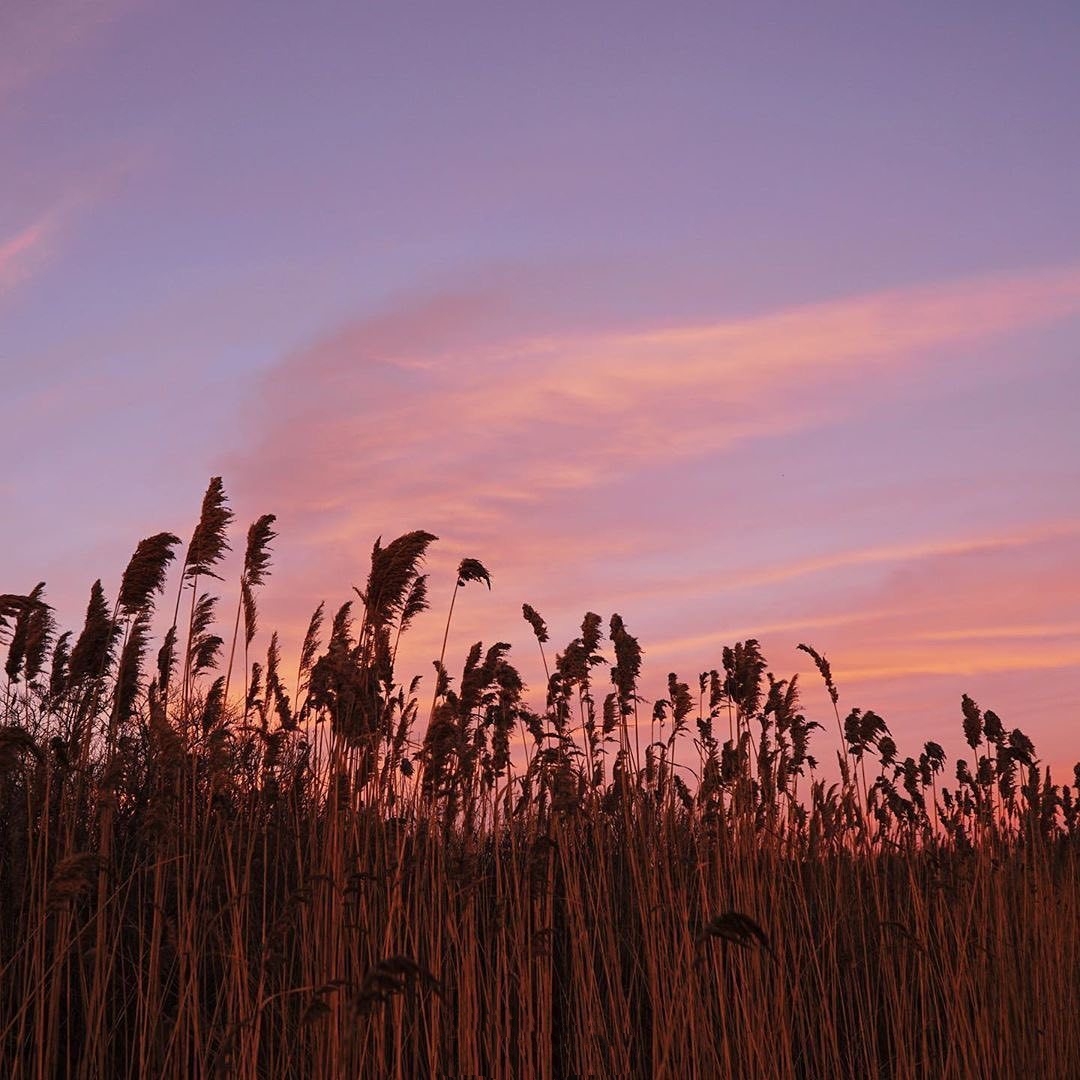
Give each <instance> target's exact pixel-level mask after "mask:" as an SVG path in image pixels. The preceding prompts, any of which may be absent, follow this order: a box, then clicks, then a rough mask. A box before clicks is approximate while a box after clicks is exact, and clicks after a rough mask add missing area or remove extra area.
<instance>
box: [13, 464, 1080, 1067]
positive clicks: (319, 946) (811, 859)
mask: <svg viewBox="0 0 1080 1080" xmlns="http://www.w3.org/2000/svg"><path fill="white" fill-rule="evenodd" d="M231 523H232V514H231V511H230V509H229V507H228V503H227V500H226V496H225V493H224V490H223V488H222V485H221V481H220V479H218V478H215V479H214V480H213V481H212V482H211V484H210V487H209V489H208V491H207V493H206V497H205V499H204V502H203V507H202V513H201V516H200V519H199V522H198V525H197V526H196V528H195V530H194V534H193V535H192V538H191V540H190V543H189V544H188V546H187V548H186V551H185V550H184V549H183V546H182V544H181V542H180V540H179V539H178V538H177V537H176V536H173V535H170V534H168V533H162V534H159V535H156V536H152V537H149V538H147V539H146V540H143V541H142V542H141V543H140V544H139V545H138V548H137V549H136V551H135V553H134V555H133V557H132V559H131V562H130V564H129V565H128V567H127V570H126V571H125V572H124V574H123V577H122V580H121V582H120V586H119V591H118V593H117V595H116V598H115V600H113V601H111V602H110V600H109V598H108V597H107V596H106V593H105V591H104V590H103V589H102V586H101V584H100V582H97V583H95V584H94V586H93V589H92V591H91V595H90V601H89V605H88V608H87V614H86V622H85V625H84V627H83V628H82V630H81V632H79V633H78V635H77V636H74V635H72V634H70V633H62V634H59V635H57V633H56V630H55V627H54V621H53V614H52V611H51V610H50V608H49V607H48V605H47V604H46V602H45V599H44V595H45V594H44V587H43V586H40V585H39V586H38V587H37V588H35V589H33V590H31V591H30V592H29V593H26V594H25V595H23V594H19V595H15V594H12V595H4V596H2V597H0V641H2V642H3V644H4V645H5V646H6V666H5V671H6V686H5V689H4V696H3V700H2V717H0V720H2V727H0V845H2V846H0V854H2V859H0V972H2V977H0V1075H2V1076H4V1077H10V1078H23V1077H26V1078H52V1077H67V1076H71V1077H86V1078H97V1077H240V1078H245V1080H254V1078H256V1077H267V1078H277V1077H326V1078H339V1077H343V1078H352V1077H408V1078H414V1077H435V1076H485V1077H507V1078H509V1077H517V1078H531V1077H543V1078H564V1077H573V1076H578V1077H586V1076H591V1077H631V1076H633V1077H654V1076H655V1077H673V1078H675V1077H677V1078H693V1077H700V1078H703V1080H706V1078H707V1080H713V1078H719V1077H821V1078H833V1077H856V1078H866V1077H886V1076H888V1077H987V1076H995V1077H1010V1076H1043V1077H1066V1076H1070V1075H1076V1069H1077V1064H1076V1063H1077V1062H1078V1061H1080V855H1078V844H1080V821H1078V814H1080V790H1078V789H1080V767H1078V771H1077V775H1076V777H1075V778H1074V783H1073V784H1072V785H1071V786H1069V785H1056V784H1055V783H1054V782H1053V780H1052V778H1051V777H1050V776H1049V774H1048V773H1047V772H1045V771H1044V770H1042V769H1041V768H1040V766H1039V764H1038V762H1037V759H1036V755H1035V750H1034V747H1033V746H1032V744H1031V742H1030V741H1029V740H1028V738H1027V737H1026V736H1025V735H1024V734H1023V733H1022V732H1020V731H1009V730H1007V729H1006V727H1005V725H1004V724H1003V723H1002V721H1001V720H1000V719H999V718H998V717H997V716H996V715H995V714H994V713H993V712H990V711H986V712H983V711H981V710H980V709H979V707H978V706H977V705H976V704H975V702H973V701H972V700H970V699H968V698H965V699H964V700H963V702H962V706H961V709H960V710H959V714H958V716H957V719H958V721H959V722H962V724H963V731H964V736H965V738H966V740H967V742H968V744H969V745H970V746H971V750H972V763H971V764H970V765H969V764H968V763H965V762H964V761H957V762H956V763H955V765H954V766H953V767H952V768H951V769H950V770H949V772H950V773H951V776H950V775H948V774H947V773H946V762H945V756H944V753H943V752H942V750H941V748H940V747H939V746H937V745H936V744H934V743H927V744H926V745H925V746H924V747H923V748H922V749H921V750H919V751H918V752H917V753H916V754H915V755H914V756H911V757H906V756H901V753H900V751H899V750H898V749H897V746H896V744H895V743H894V741H893V738H892V735H891V733H890V731H889V729H888V727H887V726H886V724H885V722H884V720H883V719H882V718H881V717H879V716H877V715H876V714H875V713H873V712H861V711H860V710H858V709H852V710H851V711H850V712H848V713H847V715H846V716H843V715H842V713H841V711H840V709H839V707H838V694H837V692H836V688H835V686H834V684H833V680H832V675H831V672H830V670H829V667H828V664H827V662H826V661H825V660H824V658H822V657H821V656H820V655H818V654H817V653H816V652H814V650H813V649H811V648H809V647H804V648H806V651H807V652H808V653H809V654H810V655H811V656H812V657H813V659H814V661H815V663H816V664H817V667H818V669H819V671H820V672H821V675H822V676H823V678H824V679H825V682H826V685H827V687H828V689H829V692H830V695H831V698H832V702H833V704H834V706H835V707H836V708H835V716H829V717H827V718H825V720H826V724H825V726H826V730H825V731H815V729H819V728H821V727H822V724H821V723H819V722H818V721H815V720H812V719H808V718H807V717H806V716H805V715H804V713H803V712H802V711H801V708H800V704H799V693H798V683H797V678H796V677H792V678H791V679H790V680H785V679H778V678H776V677H775V676H774V675H773V674H772V673H771V672H769V671H768V670H767V666H766V661H765V659H764V657H763V656H762V655H761V653H760V651H759V648H758V645H757V643H756V642H755V641H752V640H751V641H746V642H742V643H739V644H736V645H734V646H733V647H732V648H730V649H724V650H723V653H722V656H721V657H720V661H721V663H720V665H719V666H718V668H717V670H715V671H710V672H707V673H705V674H702V675H701V676H700V677H699V678H697V679H694V680H692V681H688V682H682V681H680V679H679V677H678V676H677V675H674V674H673V675H671V676H670V677H669V680H668V685H667V688H666V693H667V696H666V698H665V699H664V700H659V701H655V702H653V703H651V704H648V703H646V702H645V701H644V700H643V698H642V697H641V694H640V691H639V686H638V680H639V675H640V669H641V661H642V651H641V649H640V647H639V645H638V643H637V641H636V640H635V639H634V637H633V636H632V635H631V634H630V633H629V631H628V630H627V628H626V625H625V624H624V623H623V620H622V619H621V618H620V617H619V616H618V615H612V616H611V618H610V621H609V623H608V625H607V636H606V640H605V635H604V626H603V622H602V620H601V618H600V617H599V616H597V615H595V614H591V613H590V614H587V615H586V616H585V618H584V621H583V623H582V626H581V634H580V636H579V637H578V638H576V639H575V640H574V641H572V642H570V643H569V644H568V645H567V646H566V647H565V648H564V649H563V650H562V651H561V652H558V653H556V654H554V655H551V650H550V648H548V649H547V650H545V646H546V645H548V635H547V629H546V627H545V624H544V622H543V620H542V618H541V617H540V615H539V614H537V612H536V611H534V610H533V609H532V608H531V607H529V606H528V605H525V606H524V608H523V613H524V616H525V618H526V619H527V620H528V622H529V623H530V624H531V625H532V628H533V630H534V631H535V635H536V638H537V642H538V644H539V647H540V650H541V653H542V655H543V660H544V666H545V670H547V671H548V672H549V682H548V688H547V705H546V708H545V710H544V711H543V712H542V713H538V712H535V711H533V710H532V709H530V708H529V707H528V706H527V704H526V699H525V696H524V689H525V688H524V687H523V685H522V680H521V678H520V676H519V675H518V672H517V670H516V669H515V668H514V667H513V666H512V665H511V663H510V660H509V657H508V652H509V647H508V646H507V645H506V644H503V643H495V644H493V645H491V646H489V647H488V648H486V649H485V648H484V647H483V646H482V645H481V644H480V643H477V644H476V645H475V646H473V648H472V649H471V650H470V652H469V654H468V656H467V658H466V659H465V663H464V666H463V668H462V669H461V670H460V671H455V672H454V673H453V675H452V674H451V671H450V670H449V669H448V667H447V666H445V661H446V656H445V650H446V643H445V639H444V645H443V656H442V657H441V658H440V660H439V661H437V662H436V665H435V667H436V679H435V688H434V697H433V702H432V704H431V706H430V709H429V710H428V711H427V712H424V711H422V709H421V705H420V702H419V699H418V696H417V695H418V693H419V688H418V680H413V681H412V683H410V684H409V685H407V686H406V685H402V684H401V683H399V682H398V681H397V679H398V677H397V674H396V672H395V657H396V653H397V647H398V641H399V638H400V636H401V634H402V633H403V632H404V631H406V630H407V629H408V626H409V624H410V622H411V621H412V620H414V619H415V617H416V616H417V615H418V614H419V613H420V612H422V611H423V610H425V609H426V608H427V606H428V605H427V578H426V576H425V575H424V573H423V572H422V569H423V561H424V557H425V553H426V551H427V549H428V547H429V545H430V544H431V543H432V542H433V541H434V540H435V537H433V536H432V535H431V534H429V533H424V532H413V533H409V534H407V535H405V536H402V537H400V538H398V539H396V540H394V541H393V542H392V543H389V544H387V545H386V546H383V545H382V544H381V543H376V544H375V547H374V550H373V552H372V557H371V568H370V572H369V574H368V577H367V580H366V585H365V587H364V589H363V591H360V590H356V595H355V597H354V598H353V599H352V600H351V602H348V603H345V604H344V605H343V606H342V607H340V608H339V609H338V610H337V612H336V614H334V615H333V616H332V617H324V615H325V613H324V608H323V606H322V605H320V606H319V607H318V609H317V610H316V612H315V614H314V616H313V617H312V619H311V624H310V628H309V630H308V634H307V636H306V638H305V640H304V642H303V646H302V648H301V650H300V658H299V664H298V670H297V671H296V672H295V673H290V675H289V677H288V678H286V675H285V673H284V672H283V671H282V664H281V654H280V650H279V647H278V641H277V637H276V635H272V636H271V637H270V638H269V643H268V648H260V653H259V659H258V660H255V659H254V658H253V655H254V654H253V649H254V645H255V641H256V635H257V619H258V595H259V590H260V589H261V588H262V587H263V586H264V584H265V581H266V578H267V575H268V573H269V570H270V554H271V551H270V549H271V545H272V543H273V541H274V538H275V533H274V519H273V517H272V516H269V515H268V516H265V517H262V518H260V519H259V520H258V521H256V522H255V523H254V524H253V525H252V526H251V528H250V530H249V531H248V534H247V545H246V550H245V552H244V560H243V568H242V573H241V578H240V582H239V589H238V593H239V595H238V597H237V607H236V612H235V615H233V614H232V613H231V612H230V613H229V614H227V615H226V616H225V618H224V620H223V623H222V622H219V619H218V599H217V597H216V596H215V595H214V594H213V591H212V590H211V589H209V587H208V586H209V584H210V583H213V582H214V581H215V580H216V577H217V572H218V570H219V568H220V566H221V561H222V557H223V555H224V554H225V552H226V550H227V548H228V535H229V529H230V526H231ZM170 569H172V570H173V572H174V575H175V576H176V577H177V578H178V580H176V581H174V585H175V588H176V600H175V605H173V606H172V608H171V610H172V611H173V615H172V618H171V621H170V619H169V616H168V610H169V609H168V608H166V613H165V615H164V617H163V616H161V615H159V616H158V617H157V622H158V623H160V624H162V625H164V624H166V623H167V624H168V629H167V630H166V632H165V633H164V634H163V635H162V639H161V640H160V642H155V643H154V644H155V646H156V648H153V647H152V645H151V630H152V627H153V626H154V625H155V607H156V605H157V604H158V603H159V601H160V598H161V597H162V595H163V593H164V590H165V587H166V583H167V580H168V577H169V571H170ZM471 583H472V584H475V583H481V584H486V585H488V586H490V585H491V580H490V577H489V575H488V572H487V570H486V569H485V568H484V566H483V565H482V564H481V563H479V562H477V561H476V560H474V559H465V560H463V561H462V563H461V565H460V569H459V578H458V587H459V588H460V587H467V586H469V585H470V584H471ZM454 596H455V600H457V598H458V593H457V590H455V593H454ZM452 611H453V608H452V607H451V614H452ZM219 625H224V626H225V627H226V629H225V630H224V631H223V632H222V633H223V634H224V636H222V635H221V634H219V633H218V632H217V629H216V628H217V627H218V626H219ZM447 630H448V631H449V617H448V622H447ZM549 664H550V668H549V666H548V665H549ZM834 722H835V731H832V729H833V726H834ZM829 731H832V734H828V732H829ZM812 742H813V744H814V745H813V746H812V745H811V744H812ZM829 742H832V743H833V744H834V751H836V750H837V749H838V751H839V752H838V753H837V755H836V758H837V760H836V762H830V768H829V769H823V768H821V767H819V766H818V763H817V762H816V761H815V758H814V755H813V752H812V751H813V749H814V747H815V746H816V745H817V744H818V743H824V744H828V743H829ZM831 776H836V777H837V779H836V780H835V782H833V781H831V780H830V779H828V777H831Z"/></svg>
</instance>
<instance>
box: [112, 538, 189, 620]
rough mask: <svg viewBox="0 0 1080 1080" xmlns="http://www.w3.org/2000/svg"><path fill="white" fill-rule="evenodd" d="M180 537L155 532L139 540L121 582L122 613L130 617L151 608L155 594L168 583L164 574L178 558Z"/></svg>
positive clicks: (119, 602) (119, 600) (120, 604)
mask: <svg viewBox="0 0 1080 1080" xmlns="http://www.w3.org/2000/svg"><path fill="white" fill-rule="evenodd" d="M179 543H180V537H179V536H174V535H173V534H172V533H169V532H162V533H155V534H154V535H153V536H148V537H147V538H146V539H145V540H140V541H139V544H138V546H137V547H136V548H135V553H134V554H133V555H132V556H131V560H130V561H129V562H128V565H127V569H126V570H125V571H124V576H123V578H122V579H121V582H120V595H119V598H118V600H117V603H118V605H119V608H120V614H121V615H123V616H125V617H127V618H131V617H133V616H135V615H137V614H138V613H139V612H140V611H142V610H143V609H144V608H148V607H152V606H153V601H154V596H155V595H156V594H157V593H159V592H161V590H162V588H164V586H165V574H166V572H167V571H168V568H169V563H171V562H172V561H173V559H174V558H175V552H174V551H173V548H174V547H176V546H177V545H178V544H179Z"/></svg>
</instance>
